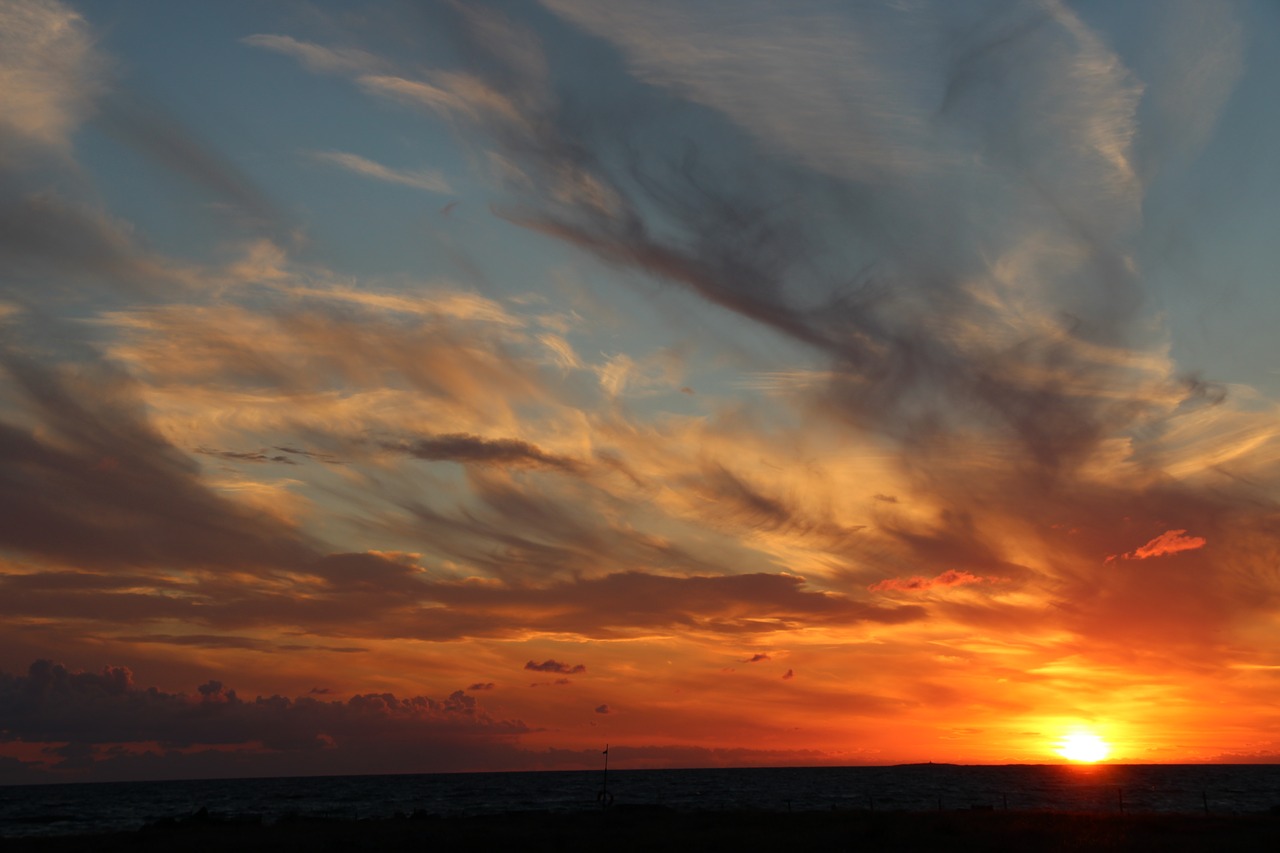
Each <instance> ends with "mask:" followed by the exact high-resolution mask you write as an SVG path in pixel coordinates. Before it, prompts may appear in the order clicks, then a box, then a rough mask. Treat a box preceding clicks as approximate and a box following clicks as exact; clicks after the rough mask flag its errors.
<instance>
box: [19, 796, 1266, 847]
mask: <svg viewBox="0 0 1280 853" xmlns="http://www.w3.org/2000/svg"><path fill="white" fill-rule="evenodd" d="M450 849H477V850H510V851H537V850H547V851H552V850H554V851H566V850H592V851H603V853H615V851H641V850H643V851H661V853H669V851H675V850H727V851H731V853H736V851H756V850H759V851H764V850H768V851H778V850H850V851H877V850H886V851H889V850H891V851H913V850H946V851H961V853H963V851H1011V852H1012V851H1019V853H1021V851H1034V853H1051V851H1075V850H1152V851H1157V850H1158V851H1191V850H1196V851H1199V850H1212V851H1226V850H1251V851H1259V850H1280V816H1278V815H1253V816H1211V815H1133V814H1130V815H1125V814H1071V813H1063V812H1020V811H955V812H923V813H921V812H848V811H842V812H800V813H796V814H786V813H770V812H757V811H751V812H695V813H687V812H676V811H670V810H667V809H663V808H646V807H639V808H630V809H625V808H618V809H614V810H611V811H609V812H605V813H602V812H586V813H578V814H553V813H548V812H524V813H515V814H506V815H498V816H487V817H450V818H443V817H427V816H409V817H403V818H400V817H398V818H392V819H386V820H340V819H332V818H321V817H298V818H292V819H288V820H282V821H280V822H278V823H274V824H270V825H263V824H260V823H249V822H244V821H235V820H230V819H220V818H217V817H210V816H207V815H197V816H193V817H191V818H187V819H185V820H178V821H166V822H163V823H160V824H156V825H152V826H148V827H145V828H143V829H140V830H138V831H136V832H121V833H113V834H109V835H97V836H77V837H49V838H8V839H3V838H0V850H3V851H5V853H9V851H13V853H25V852H26V851H31V853H37V851H39V853H64V851H73V850H74V851H81V850H93V851H130V852H131V853H151V851H156V853H160V851H164V852H165V853H170V851H183V853H201V851H218V853H227V851H234V853H242V851H257V850H263V851H266V850H270V851H273V853H278V851H285V850H300V851H302V850H305V851H309V852H310V851H328V850H332V851H344V853H345V851H352V850H371V851H372V850H377V851H380V853H391V851H399V850H406V851H408V850H412V851H428V850H450Z"/></svg>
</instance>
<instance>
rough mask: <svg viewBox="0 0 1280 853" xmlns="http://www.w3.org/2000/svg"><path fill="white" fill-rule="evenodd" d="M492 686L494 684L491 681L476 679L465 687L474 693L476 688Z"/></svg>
mask: <svg viewBox="0 0 1280 853" xmlns="http://www.w3.org/2000/svg"><path fill="white" fill-rule="evenodd" d="M494 687H495V685H494V683H493V682H492V681H477V682H476V683H475V684H473V685H471V686H470V687H468V688H467V689H468V690H470V691H471V692H473V693H474V692H475V691H477V690H492V689H493V688H494Z"/></svg>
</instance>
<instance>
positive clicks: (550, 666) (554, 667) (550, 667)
mask: <svg viewBox="0 0 1280 853" xmlns="http://www.w3.org/2000/svg"><path fill="white" fill-rule="evenodd" d="M524 668H525V669H527V670H531V671H533V672H561V673H564V674H566V675H578V674H579V673H583V672H586V671H587V667H586V666H585V665H584V664H580V663H579V664H575V665H573V666H570V665H569V664H567V663H560V661H557V660H545V661H543V662H542V663H538V662H537V661H529V662H528V663H526V664H525V665H524Z"/></svg>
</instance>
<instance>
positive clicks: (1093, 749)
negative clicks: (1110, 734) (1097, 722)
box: [1058, 732, 1111, 763]
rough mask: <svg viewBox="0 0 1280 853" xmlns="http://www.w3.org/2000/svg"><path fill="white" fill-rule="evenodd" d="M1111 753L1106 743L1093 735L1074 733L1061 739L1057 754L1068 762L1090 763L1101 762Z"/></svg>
mask: <svg viewBox="0 0 1280 853" xmlns="http://www.w3.org/2000/svg"><path fill="white" fill-rule="evenodd" d="M1110 752H1111V747H1110V746H1108V745H1107V742H1106V741H1105V740H1103V739H1102V738H1100V737H1098V736H1097V735H1095V734H1089V733H1088V732H1075V733H1074V734H1069V735H1067V736H1066V737H1064V738H1063V739H1062V745H1061V746H1059V747H1058V754H1059V755H1061V756H1062V757H1063V758H1065V759H1067V760H1068V761H1084V762H1089V763H1092V762H1094V761H1101V760H1102V759H1104V758H1106V757H1107V755H1108V754H1110Z"/></svg>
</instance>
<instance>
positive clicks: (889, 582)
mask: <svg viewBox="0 0 1280 853" xmlns="http://www.w3.org/2000/svg"><path fill="white" fill-rule="evenodd" d="M989 581H991V578H983V577H978V576H977V575H973V574H970V573H969V572H961V571H956V570H955V569H948V570H947V571H945V572H943V573H942V574H940V575H938V576H937V577H933V578H923V577H919V576H916V577H910V578H886V579H885V580H882V581H878V582H876V583H873V584H871V585H870V586H868V587H867V589H868V590H870V591H871V592H923V591H925V590H928V589H933V588H935V587H949V586H967V585H968V584H975V583H987V582H989Z"/></svg>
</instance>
